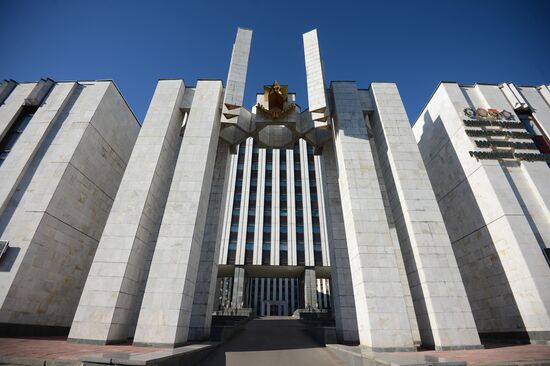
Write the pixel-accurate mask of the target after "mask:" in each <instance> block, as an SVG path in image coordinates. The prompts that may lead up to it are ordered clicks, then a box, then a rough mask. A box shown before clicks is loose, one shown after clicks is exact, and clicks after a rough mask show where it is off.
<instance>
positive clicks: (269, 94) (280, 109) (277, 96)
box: [256, 80, 296, 119]
mask: <svg viewBox="0 0 550 366" xmlns="http://www.w3.org/2000/svg"><path fill="white" fill-rule="evenodd" d="M264 101H265V102H267V105H268V108H265V107H264V106H263V105H262V104H260V103H258V104H257V105H256V107H257V108H258V110H260V111H261V112H262V113H264V114H266V115H268V116H269V117H271V118H273V119H277V118H281V117H284V116H286V115H287V114H289V113H290V112H292V111H293V110H294V109H295V108H296V104H294V103H288V85H279V83H278V82H277V80H275V82H274V83H273V85H265V86H264Z"/></svg>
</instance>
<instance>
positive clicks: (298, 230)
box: [296, 225, 304, 233]
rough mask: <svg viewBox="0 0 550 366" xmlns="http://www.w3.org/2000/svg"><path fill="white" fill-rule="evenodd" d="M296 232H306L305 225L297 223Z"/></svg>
mask: <svg viewBox="0 0 550 366" xmlns="http://www.w3.org/2000/svg"><path fill="white" fill-rule="evenodd" d="M296 232H297V233H303V232H304V225H296Z"/></svg>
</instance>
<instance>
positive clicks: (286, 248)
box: [279, 241, 288, 250]
mask: <svg viewBox="0 0 550 366" xmlns="http://www.w3.org/2000/svg"><path fill="white" fill-rule="evenodd" d="M279 249H280V250H288V243H287V242H286V241H282V242H281V243H280V244H279Z"/></svg>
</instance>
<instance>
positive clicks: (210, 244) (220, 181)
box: [189, 141, 231, 340]
mask: <svg viewBox="0 0 550 366" xmlns="http://www.w3.org/2000/svg"><path fill="white" fill-rule="evenodd" d="M228 157H229V146H228V145H227V144H226V143H224V142H222V141H220V143H219V145H218V152H217V153H216V165H215V168H214V178H213V181H212V189H211V191H210V200H209V202H208V213H207V216H206V217H207V219H206V220H207V221H206V228H205V233H204V239H203V244H202V248H201V259H200V264H199V272H198V275H197V284H196V285H195V296H194V298H193V310H192V312H191V322H190V329H189V339H190V340H204V339H208V337H209V335H210V325H211V322H212V311H213V310H214V302H215V296H217V293H216V292H215V290H216V280H217V277H218V257H219V252H220V244H221V231H222V225H223V222H224V218H223V216H221V215H220V213H221V212H223V210H222V207H225V201H226V200H228V197H227V191H228V187H229V182H228V179H229V177H230V175H231V162H230V160H229V159H228Z"/></svg>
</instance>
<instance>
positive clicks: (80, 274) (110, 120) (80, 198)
mask: <svg viewBox="0 0 550 366" xmlns="http://www.w3.org/2000/svg"><path fill="white" fill-rule="evenodd" d="M0 98H1V99H0V154H1V155H0V177H1V181H0V238H1V239H2V240H3V244H4V245H6V244H8V245H9V246H8V248H7V250H6V251H5V252H4V253H3V255H2V257H1V258H0V324H1V325H0V330H1V331H2V333H3V334H20V333H25V332H26V331H29V329H28V328H29V327H31V329H30V331H31V332H32V333H33V334H40V332H41V329H42V328H41V327H48V328H47V329H48V333H51V332H54V333H58V332H60V333H63V332H64V331H65V330H64V329H67V328H68V327H70V325H71V323H72V321H73V317H74V314H75V311H76V308H77V305H78V301H79V299H80V296H81V294H82V288H83V287H84V283H85V281H86V277H87V275H88V270H89V269H90V266H91V264H92V260H93V258H94V253H95V250H96V247H97V244H98V242H99V239H100V238H101V233H102V231H103V227H104V225H105V221H106V220H107V216H108V215H109V211H110V209H111V205H112V204H113V201H114V199H115V196H116V194H117V190H118V186H119V183H120V180H121V179H122V175H123V173H124V170H125V167H126V164H127V162H128V159H129V157H130V153H131V151H132V146H133V144H134V142H135V140H136V137H137V134H138V132H139V129H140V125H139V123H138V121H137V119H136V118H135V117H134V115H133V113H132V112H131V111H130V109H129V107H128V106H127V104H126V102H125V101H124V99H123V98H122V96H121V95H120V93H119V91H118V90H117V88H116V87H115V85H114V84H113V83H112V82H111V81H80V82H54V81H52V80H49V79H47V80H41V81H39V82H37V83H15V82H13V81H8V82H5V83H3V84H2V88H1V89H0ZM7 242H9V243H7Z"/></svg>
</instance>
